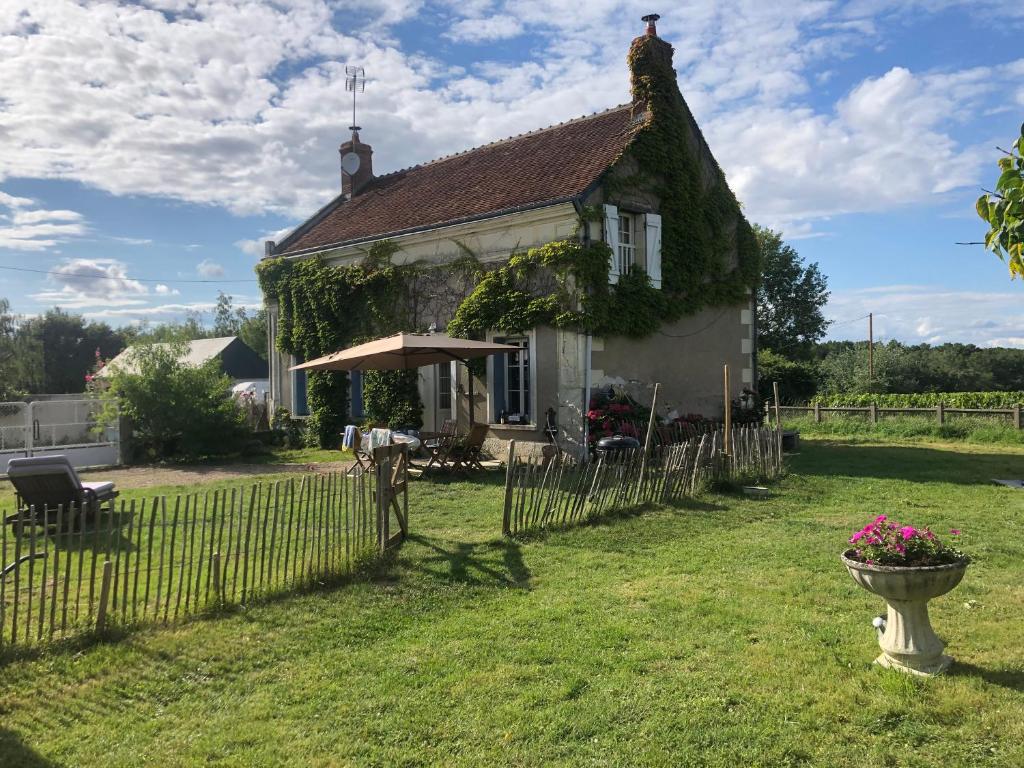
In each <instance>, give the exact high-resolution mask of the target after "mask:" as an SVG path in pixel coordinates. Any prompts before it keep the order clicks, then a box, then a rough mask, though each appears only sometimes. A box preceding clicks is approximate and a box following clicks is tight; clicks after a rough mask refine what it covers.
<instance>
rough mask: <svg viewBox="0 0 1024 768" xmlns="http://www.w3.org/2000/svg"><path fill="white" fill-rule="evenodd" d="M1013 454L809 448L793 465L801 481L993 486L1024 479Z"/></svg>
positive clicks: (841, 445) (1018, 459)
mask: <svg viewBox="0 0 1024 768" xmlns="http://www.w3.org/2000/svg"><path fill="white" fill-rule="evenodd" d="M1022 459H1024V457H1022V456H1019V455H1016V454H1013V453H993V454H988V453H957V452H955V451H944V450H937V449H935V448H928V447H925V446H921V447H918V446H891V445H870V444H860V445H854V444H846V443H831V442H824V441H823V442H818V443H808V444H807V445H806V446H805V447H804V450H803V451H802V452H801V454H800V455H799V456H793V457H791V458H790V459H789V462H790V466H791V469H792V471H793V472H794V473H796V474H799V475H817V476H825V477H829V476H838V477H871V478H878V479H886V480H890V479H891V480H906V481H909V482H915V483H956V484H960V485H989V484H991V482H992V478H995V477H1017V476H1024V460H1022Z"/></svg>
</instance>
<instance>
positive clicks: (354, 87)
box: [345, 64, 366, 138]
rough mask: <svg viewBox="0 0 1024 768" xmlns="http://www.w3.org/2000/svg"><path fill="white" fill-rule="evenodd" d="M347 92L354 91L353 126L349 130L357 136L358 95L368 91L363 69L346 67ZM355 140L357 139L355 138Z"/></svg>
mask: <svg viewBox="0 0 1024 768" xmlns="http://www.w3.org/2000/svg"><path fill="white" fill-rule="evenodd" d="M345 90H346V91H352V125H350V126H349V130H350V131H352V133H353V134H355V133H356V132H357V131H358V130H359V126H358V125H357V124H356V94H357V93H363V92H364V91H365V90H366V70H365V69H363V68H362V67H353V66H351V65H348V64H346V65H345ZM353 138H355V137H354V136H353Z"/></svg>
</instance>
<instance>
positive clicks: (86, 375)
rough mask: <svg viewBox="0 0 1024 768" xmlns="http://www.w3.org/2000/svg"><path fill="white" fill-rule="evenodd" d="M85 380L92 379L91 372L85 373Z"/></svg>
mask: <svg viewBox="0 0 1024 768" xmlns="http://www.w3.org/2000/svg"><path fill="white" fill-rule="evenodd" d="M85 380H86V381H92V374H89V373H87V374H85Z"/></svg>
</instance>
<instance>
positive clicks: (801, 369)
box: [757, 349, 818, 403]
mask: <svg viewBox="0 0 1024 768" xmlns="http://www.w3.org/2000/svg"><path fill="white" fill-rule="evenodd" d="M757 379H758V385H757V389H758V394H759V395H760V396H761V399H762V400H768V399H770V398H771V397H772V396H773V395H772V382H774V381H777V382H778V383H779V400H781V401H782V402H783V403H806V402H807V400H808V399H810V398H812V397H814V394H815V393H816V392H817V391H818V371H817V368H816V367H815V365H814V363H809V362H803V361H794V360H787V359H786V358H784V357H783V356H782V355H778V354H776V353H775V352H772V351H771V350H768V349H764V350H761V351H759V352H758V353H757Z"/></svg>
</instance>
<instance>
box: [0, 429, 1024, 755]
mask: <svg viewBox="0 0 1024 768" xmlns="http://www.w3.org/2000/svg"><path fill="white" fill-rule="evenodd" d="M1022 459H1024V450H1019V449H1014V448H1012V447H999V448H993V449H988V448H984V447H980V446H974V445H958V446H951V445H942V444H934V445H838V444H831V443H823V442H815V441H813V440H805V441H804V445H803V451H802V453H801V454H800V455H797V456H794V457H793V458H792V460H791V467H792V473H791V474H790V475H789V477H787V478H786V479H785V480H784V481H783V482H782V483H781V484H780V485H779V486H777V487H776V489H775V495H774V496H773V497H772V498H771V499H768V500H764V501H755V500H749V499H746V498H743V497H739V496H736V495H730V494H719V495H708V496H705V497H703V498H702V499H700V500H697V501H695V502H692V503H691V504H689V505H688V506H681V507H674V508H665V507H653V508H649V509H646V510H644V511H643V512H642V514H632V515H620V516H616V517H612V518H609V519H606V520H604V521H601V522H599V523H595V524H592V525H587V526H583V527H580V528H577V529H574V530H568V531H562V532H554V533H549V534H547V535H544V536H537V537H531V538H529V539H524V540H505V539H502V538H501V536H500V535H499V530H500V515H501V500H502V486H501V482H500V479H501V478H500V476H492V477H491V478H490V479H489V481H488V482H487V483H484V484H476V483H469V482H465V481H451V482H445V481H435V482H427V481H417V482H415V483H413V490H412V500H411V504H410V525H411V530H412V538H411V539H410V540H409V541H407V542H406V543H405V544H404V545H403V546H402V547H401V548H400V550H398V551H397V552H395V553H394V554H393V555H392V556H390V557H389V558H388V559H387V560H385V561H384V562H382V563H380V564H379V565H378V566H377V567H376V568H375V570H374V571H373V572H372V573H369V574H366V575H365V577H363V578H360V579H357V580H356V581H355V582H353V583H350V584H348V585H346V586H343V587H339V588H336V589H333V590H324V591H319V592H313V593H309V594H303V595H299V596H295V597H292V598H287V599H279V600H275V601H273V602H269V603H266V604H261V605H257V606H254V607H252V608H250V609H248V610H246V611H244V612H236V613H233V614H231V615H227V616H223V617H219V618H215V619H205V620H198V621H193V622H190V623H188V624H185V625H181V626H177V627H173V628H171V629H153V630H147V631H144V632H141V633H138V634H135V635H130V636H128V637H127V638H126V639H124V640H122V641H120V642H118V643H109V644H102V645H97V646H94V647H89V648H86V649H84V650H82V651H80V652H77V653H73V654H72V653H67V652H58V653H47V654H43V655H40V656H38V657H36V658H27V659H22V660H18V661H14V662H11V663H9V664H8V665H6V666H5V667H2V668H0V713H2V715H3V718H2V720H0V765H4V766H6V765H12V766H14V765H27V766H37V765H38V766H46V765H105V766H122V765H123V766H135V765H141V764H153V765H161V766H177V765H200V764H202V765H211V764H212V765H239V766H243V765H244V766H249V765H268V766H270V765H296V766H335V765H380V766H392V765H423V764H431V765H452V764H460V765H480V766H485V765H486V766H490V765H496V764H499V765H549V764H556V765H557V764H561V765H609V766H618V765H672V766H675V765H713V766H736V765H744V766H746V765H751V766H793V765H821V766H858V767H859V766H864V765H886V766H978V765H994V766H1019V765H1021V764H1024V696H1022V693H1024V659H1022V656H1021V651H1020V627H1021V626H1022V623H1024V587H1022V580H1021V576H1020V573H1021V571H1020V563H1021V559H1022V556H1024V538H1022V535H1021V534H1022V532H1024V494H1022V493H1021V492H1019V491H1014V490H1010V489H1007V488H1003V487H999V486H994V485H992V484H991V483H990V478H992V477H1013V476H1021V475H1024V470H1022V467H1024V461H1022ZM159 490H161V489H152V488H150V489H146V493H147V494H152V493H153V492H155V491H159ZM880 513H886V514H889V515H891V516H893V517H895V518H897V519H899V520H901V521H906V522H908V523H913V524H916V525H931V526H933V527H934V528H935V529H936V530H939V531H941V530H945V529H948V528H951V527H957V528H962V529H963V530H964V531H965V538H964V541H963V546H964V548H966V549H968V550H969V551H970V552H972V553H973V555H974V556H975V562H974V563H973V564H972V566H971V567H970V569H969V570H968V573H967V576H966V578H965V580H964V582H963V584H962V585H961V586H960V587H959V588H958V589H957V590H956V591H955V592H954V593H952V594H951V595H950V596H948V597H945V598H941V599H939V600H936V601H935V602H934V603H933V610H932V618H933V622H934V624H935V625H936V628H937V631H938V632H939V634H940V635H941V636H943V637H944V638H945V639H946V640H947V641H948V642H949V643H950V648H949V651H950V652H951V653H952V654H953V655H954V656H955V657H956V659H957V661H958V663H957V665H956V666H955V667H954V668H953V671H952V674H949V675H948V676H945V677H941V678H937V679H934V680H928V681H923V680H917V679H911V678H907V677H904V676H900V675H899V674H898V673H895V672H888V671H884V670H881V669H878V668H876V667H874V666H872V665H871V661H872V659H873V658H874V657H875V656H876V655H877V653H878V648H877V641H876V638H875V634H874V630H873V629H872V627H871V624H870V621H871V618H872V617H873V616H875V615H877V613H878V612H879V610H880V609H881V607H882V603H881V602H880V601H879V600H878V599H877V598H873V597H872V596H870V595H868V594H867V593H866V592H864V591H862V590H860V589H859V588H858V587H857V586H856V585H855V584H854V583H853V581H852V580H851V579H850V577H849V576H848V575H847V574H846V572H845V570H843V568H842V566H841V565H840V563H839V560H838V553H839V552H840V551H841V550H842V549H843V547H844V543H845V539H846V537H847V536H848V535H849V533H850V531H851V530H852V529H853V528H854V527H859V526H861V525H862V524H863V523H864V522H865V521H866V520H867V519H868V518H870V517H874V516H875V515H877V514H880Z"/></svg>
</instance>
